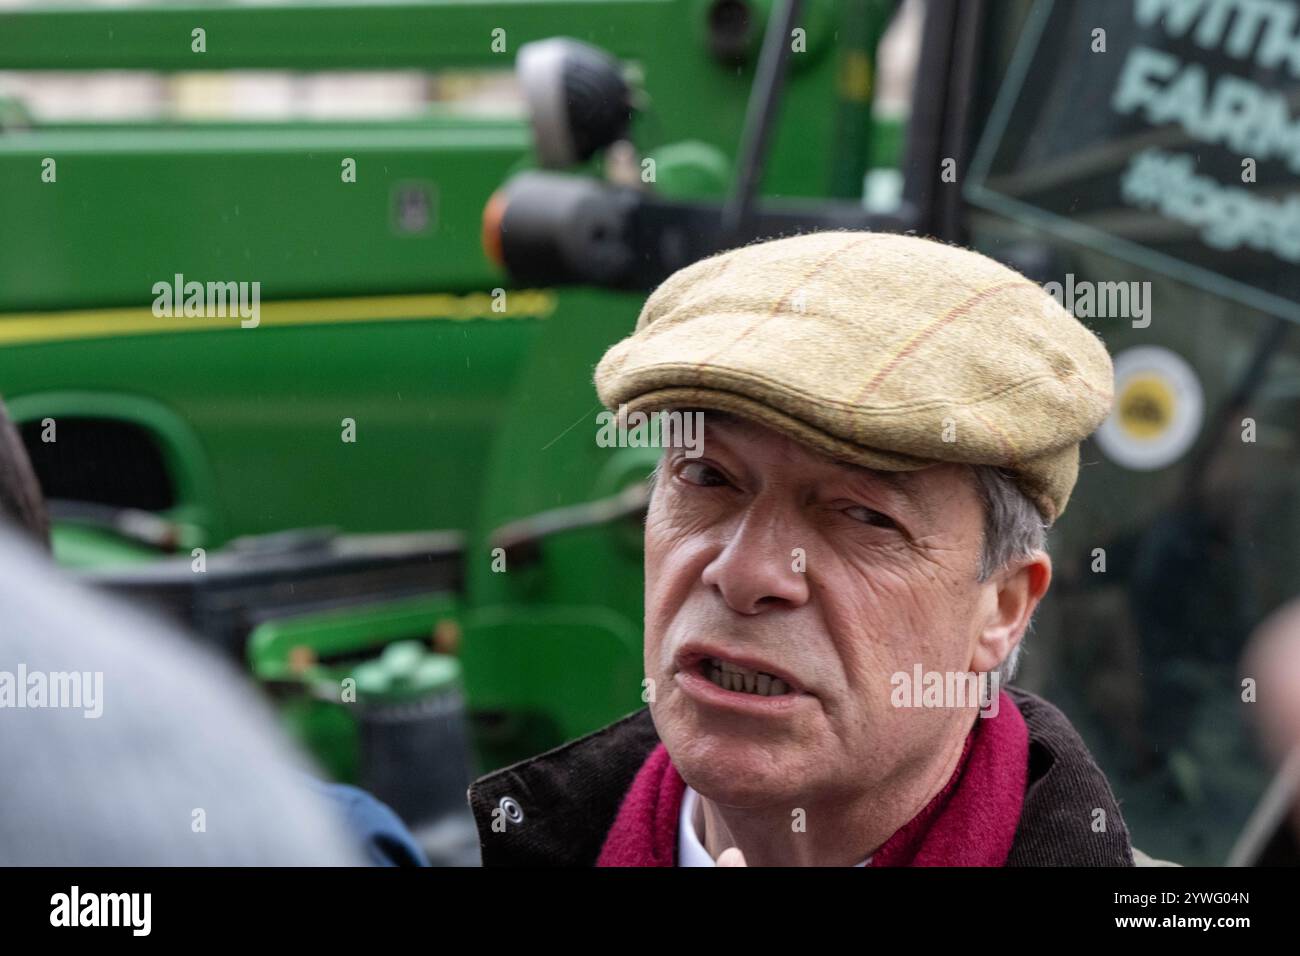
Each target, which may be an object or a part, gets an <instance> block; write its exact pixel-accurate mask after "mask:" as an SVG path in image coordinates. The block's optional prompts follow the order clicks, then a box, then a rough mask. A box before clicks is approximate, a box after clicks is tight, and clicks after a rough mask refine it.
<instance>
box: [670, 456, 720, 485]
mask: <svg viewBox="0 0 1300 956" xmlns="http://www.w3.org/2000/svg"><path fill="white" fill-rule="evenodd" d="M677 474H678V475H679V476H681V478H682V480H684V481H686V482H687V483H688V484H692V485H701V486H703V487H706V488H712V487H716V486H718V485H725V484H726V483H727V479H726V478H724V477H723V476H722V473H721V472H720V471H718V469H716V468H711V467H709V466H708V465H706V464H704V463H703V462H698V461H688V462H687V463H686V464H684V465H682V467H681V468H680V469H679V470H678V472H677Z"/></svg>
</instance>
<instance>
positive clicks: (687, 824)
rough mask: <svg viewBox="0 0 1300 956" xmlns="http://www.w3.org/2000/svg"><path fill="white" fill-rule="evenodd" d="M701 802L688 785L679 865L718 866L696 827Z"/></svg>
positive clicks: (679, 833)
mask: <svg viewBox="0 0 1300 956" xmlns="http://www.w3.org/2000/svg"><path fill="white" fill-rule="evenodd" d="M699 802H700V795H699V794H698V793H696V792H695V790H694V789H692V788H691V787H689V786H688V787H687V788H686V792H685V793H684V794H683V795H682V813H681V816H680V817H679V818H678V820H677V865H678V866H717V864H716V863H715V862H714V860H713V857H711V856H709V851H708V850H706V849H704V844H703V843H701V842H700V835H699V833H698V832H697V831H696V829H695V807H696V806H697V805H698V804H699ZM870 862H871V857H867V858H866V859H865V860H863V861H862V862H861V863H859V864H857V865H858V866H866V865H867V864H868V863H870Z"/></svg>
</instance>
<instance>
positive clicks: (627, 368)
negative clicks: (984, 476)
mask: <svg viewBox="0 0 1300 956" xmlns="http://www.w3.org/2000/svg"><path fill="white" fill-rule="evenodd" d="M596 391H597V393H598V394H599V396H600V400H601V401H602V402H603V403H604V404H605V406H606V407H608V408H609V409H611V410H616V409H617V408H618V407H619V406H622V405H625V406H627V411H628V412H629V413H631V412H636V411H641V412H651V411H656V410H660V409H666V408H703V409H717V410H721V411H726V412H731V413H733V414H737V415H740V416H742V417H745V418H749V419H752V420H755V421H758V422H760V423H761V424H764V425H767V426H768V427H771V428H773V429H776V430H777V431H780V432H782V433H784V434H786V435H788V436H790V437H791V438H793V439H795V440H796V441H799V442H802V443H803V444H805V445H807V446H809V447H811V448H813V449H816V450H817V451H820V452H823V453H824V454H827V455H829V456H831V457H832V458H835V459H838V460H841V461H846V462H851V463H853V464H858V465H865V466H867V467H869V468H876V469H881V470H884V471H914V470H917V469H920V468H926V467H929V466H931V465H934V464H936V463H939V462H963V463H966V464H972V465H976V464H983V465H995V466H999V467H1002V468H1004V469H1006V470H1007V471H1008V472H1009V473H1011V474H1012V475H1013V477H1014V478H1015V480H1016V482H1017V484H1018V486H1019V487H1020V488H1021V489H1022V490H1023V491H1024V492H1025V494H1026V495H1027V496H1028V497H1029V498H1030V500H1032V501H1033V502H1034V503H1035V504H1036V505H1037V506H1038V510H1039V511H1040V512H1041V513H1042V515H1043V517H1044V519H1045V520H1046V522H1047V523H1049V524H1050V523H1052V522H1054V521H1055V520H1056V519H1057V517H1059V516H1060V514H1061V512H1063V511H1064V510H1065V505H1066V502H1068V501H1069V498H1070V492H1071V490H1072V489H1073V488H1074V482H1075V479H1076V477H1077V476H1078V471H1079V443H1080V442H1081V441H1083V439H1084V438H1086V437H1087V436H1088V435H1090V434H1091V433H1092V432H1093V430H1094V429H1096V428H1097V426H1098V425H1100V424H1101V422H1102V421H1103V420H1104V419H1105V417H1106V415H1107V414H1108V412H1109V411H1110V406H1111V399H1112V391H1113V371H1112V369H1111V362H1110V356H1109V355H1108V354H1107V352H1106V347H1105V346H1104V345H1103V344H1102V342H1101V340H1100V339H1098V338H1097V336H1096V335H1094V334H1093V333H1092V332H1091V331H1090V330H1089V329H1088V328H1087V327H1086V326H1084V325H1083V324H1082V323H1081V322H1079V321H1078V320H1077V319H1075V318H1074V317H1073V316H1072V315H1070V313H1069V312H1067V311H1066V310H1065V309H1064V308H1062V307H1061V305H1060V304H1058V303H1057V302H1056V300H1055V299H1053V298H1052V297H1051V296H1050V295H1048V294H1047V293H1046V292H1045V291H1043V289H1042V288H1040V287H1039V286H1038V285H1036V284H1035V283H1033V282H1031V281H1030V280H1029V279H1026V278H1025V277H1024V276H1022V275H1021V274H1020V273H1018V272H1015V271H1014V270H1012V269H1009V268H1007V267H1006V266H1004V265H1002V264H1000V263H998V262H995V261H994V260H992V259H990V258H988V257H987V256H983V255H980V254H979V253H976V252H972V251H970V250H968V249H962V248H959V247H956V246H949V245H944V244H943V243H939V242H935V241H932V240H929V239H921V238H917V237H915V236H901V235H895V234H890V233H874V232H858V231H844V230H841V231H833V232H818V233H813V234H810V235H802V236H793V237H790V238H787V239H776V240H772V241H770V242H763V243H756V244H753V245H748V246H743V247H741V248H739V249H732V250H730V251H728V252H724V253H721V254H719V255H715V256H712V257H710V258H708V259H703V260H701V261H699V262H695V263H693V264H691V265H689V266H687V267H686V268H684V269H681V270H679V271H677V272H675V273H674V274H673V275H671V276H669V277H668V278H667V279H666V280H665V281H664V282H663V283H662V284H661V285H660V286H659V287H658V288H657V289H655V291H654V292H653V293H652V294H651V295H650V297H649V298H648V299H647V300H646V303H645V306H644V308H642V310H641V315H640V317H639V318H638V320H637V324H636V329H635V330H634V331H633V333H632V334H631V335H630V336H628V337H627V338H626V339H624V340H623V341H621V342H619V343H618V344H616V345H614V346H613V347H612V348H610V350H609V351H608V352H606V353H605V356H604V358H602V359H601V361H600V363H599V365H597V367H596Z"/></svg>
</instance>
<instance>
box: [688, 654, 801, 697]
mask: <svg viewBox="0 0 1300 956" xmlns="http://www.w3.org/2000/svg"><path fill="white" fill-rule="evenodd" d="M708 675H709V680H711V681H713V683H715V684H717V685H718V686H719V687H722V688H724V689H726V690H732V691H737V692H739V693H742V694H757V695H758V696H760V697H780V696H781V695H782V694H786V693H789V690H790V688H789V685H787V684H786V682H785V681H783V680H781V679H780V678H778V677H773V676H772V675H771V674H764V673H763V672H762V671H751V670H746V669H745V668H743V667H737V666H736V665H735V664H732V663H729V662H728V661H719V660H711V661H709V662H708Z"/></svg>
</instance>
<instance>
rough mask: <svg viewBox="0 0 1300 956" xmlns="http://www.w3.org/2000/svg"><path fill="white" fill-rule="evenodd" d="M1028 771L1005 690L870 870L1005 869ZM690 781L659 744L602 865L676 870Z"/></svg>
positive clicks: (1021, 734)
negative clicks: (945, 776)
mask: <svg viewBox="0 0 1300 956" xmlns="http://www.w3.org/2000/svg"><path fill="white" fill-rule="evenodd" d="M1028 772H1029V729H1028V728H1027V727H1026V726H1025V719H1024V718H1023V717H1022V716H1021V715H1020V711H1019V710H1018V709H1017V708H1016V705H1015V702H1014V701H1013V700H1012V699H1011V697H1010V696H1009V695H1008V694H1007V692H1006V691H999V693H998V713H997V716H996V717H987V718H984V717H980V718H976V720H975V726H974V728H972V730H971V732H970V734H969V735H968V736H967V737H966V745H965V747H964V748H963V750H962V755H961V759H960V760H959V761H958V762H957V769H956V770H954V771H953V775H952V777H951V778H950V779H949V781H948V783H947V784H946V785H945V786H944V788H943V789H942V790H940V791H939V793H938V794H936V795H935V797H934V799H933V800H931V801H930V802H929V803H928V804H926V806H925V807H924V808H923V809H922V810H921V812H920V813H918V814H917V815H916V816H915V817H913V818H912V819H911V820H910V821H909V822H908V823H907V824H905V825H904V826H903V827H902V828H901V829H899V830H898V831H897V832H896V833H895V834H894V835H893V836H892V837H890V838H889V839H888V840H886V841H885V843H884V845H883V846H881V847H880V849H878V850H877V851H876V852H875V853H873V854H872V856H871V862H870V863H869V864H868V866H1003V865H1005V863H1006V861H1007V856H1008V855H1009V854H1010V853H1011V842H1012V840H1013V839H1014V837H1015V835H1016V827H1017V825H1018V824H1019V823H1020V808H1021V806H1022V805H1023V803H1024V799H1025V781H1026V779H1027V777H1028ZM685 792H686V781H684V780H683V779H682V777H681V774H679V773H678V772H677V768H676V767H674V766H673V762H672V759H671V758H670V757H669V756H668V751H667V749H665V747H664V745H663V743H662V742H661V743H659V744H658V746H656V747H655V749H654V750H653V751H651V753H650V756H649V757H648V758H647V759H646V762H645V763H644V764H643V765H642V766H641V769H640V770H639V771H637V775H636V779H635V780H633V781H632V786H631V788H630V789H629V790H628V792H627V795H626V796H625V797H624V798H623V804H622V806H621V807H620V808H619V811H618V816H617V817H616V818H615V820H614V825H613V826H612V827H611V828H610V831H609V834H608V835H607V836H606V837H605V844H604V846H603V847H602V848H601V851H600V857H599V859H597V861H596V865H597V866H676V865H677V824H678V821H679V819H680V817H681V810H682V796H683V794H685Z"/></svg>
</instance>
